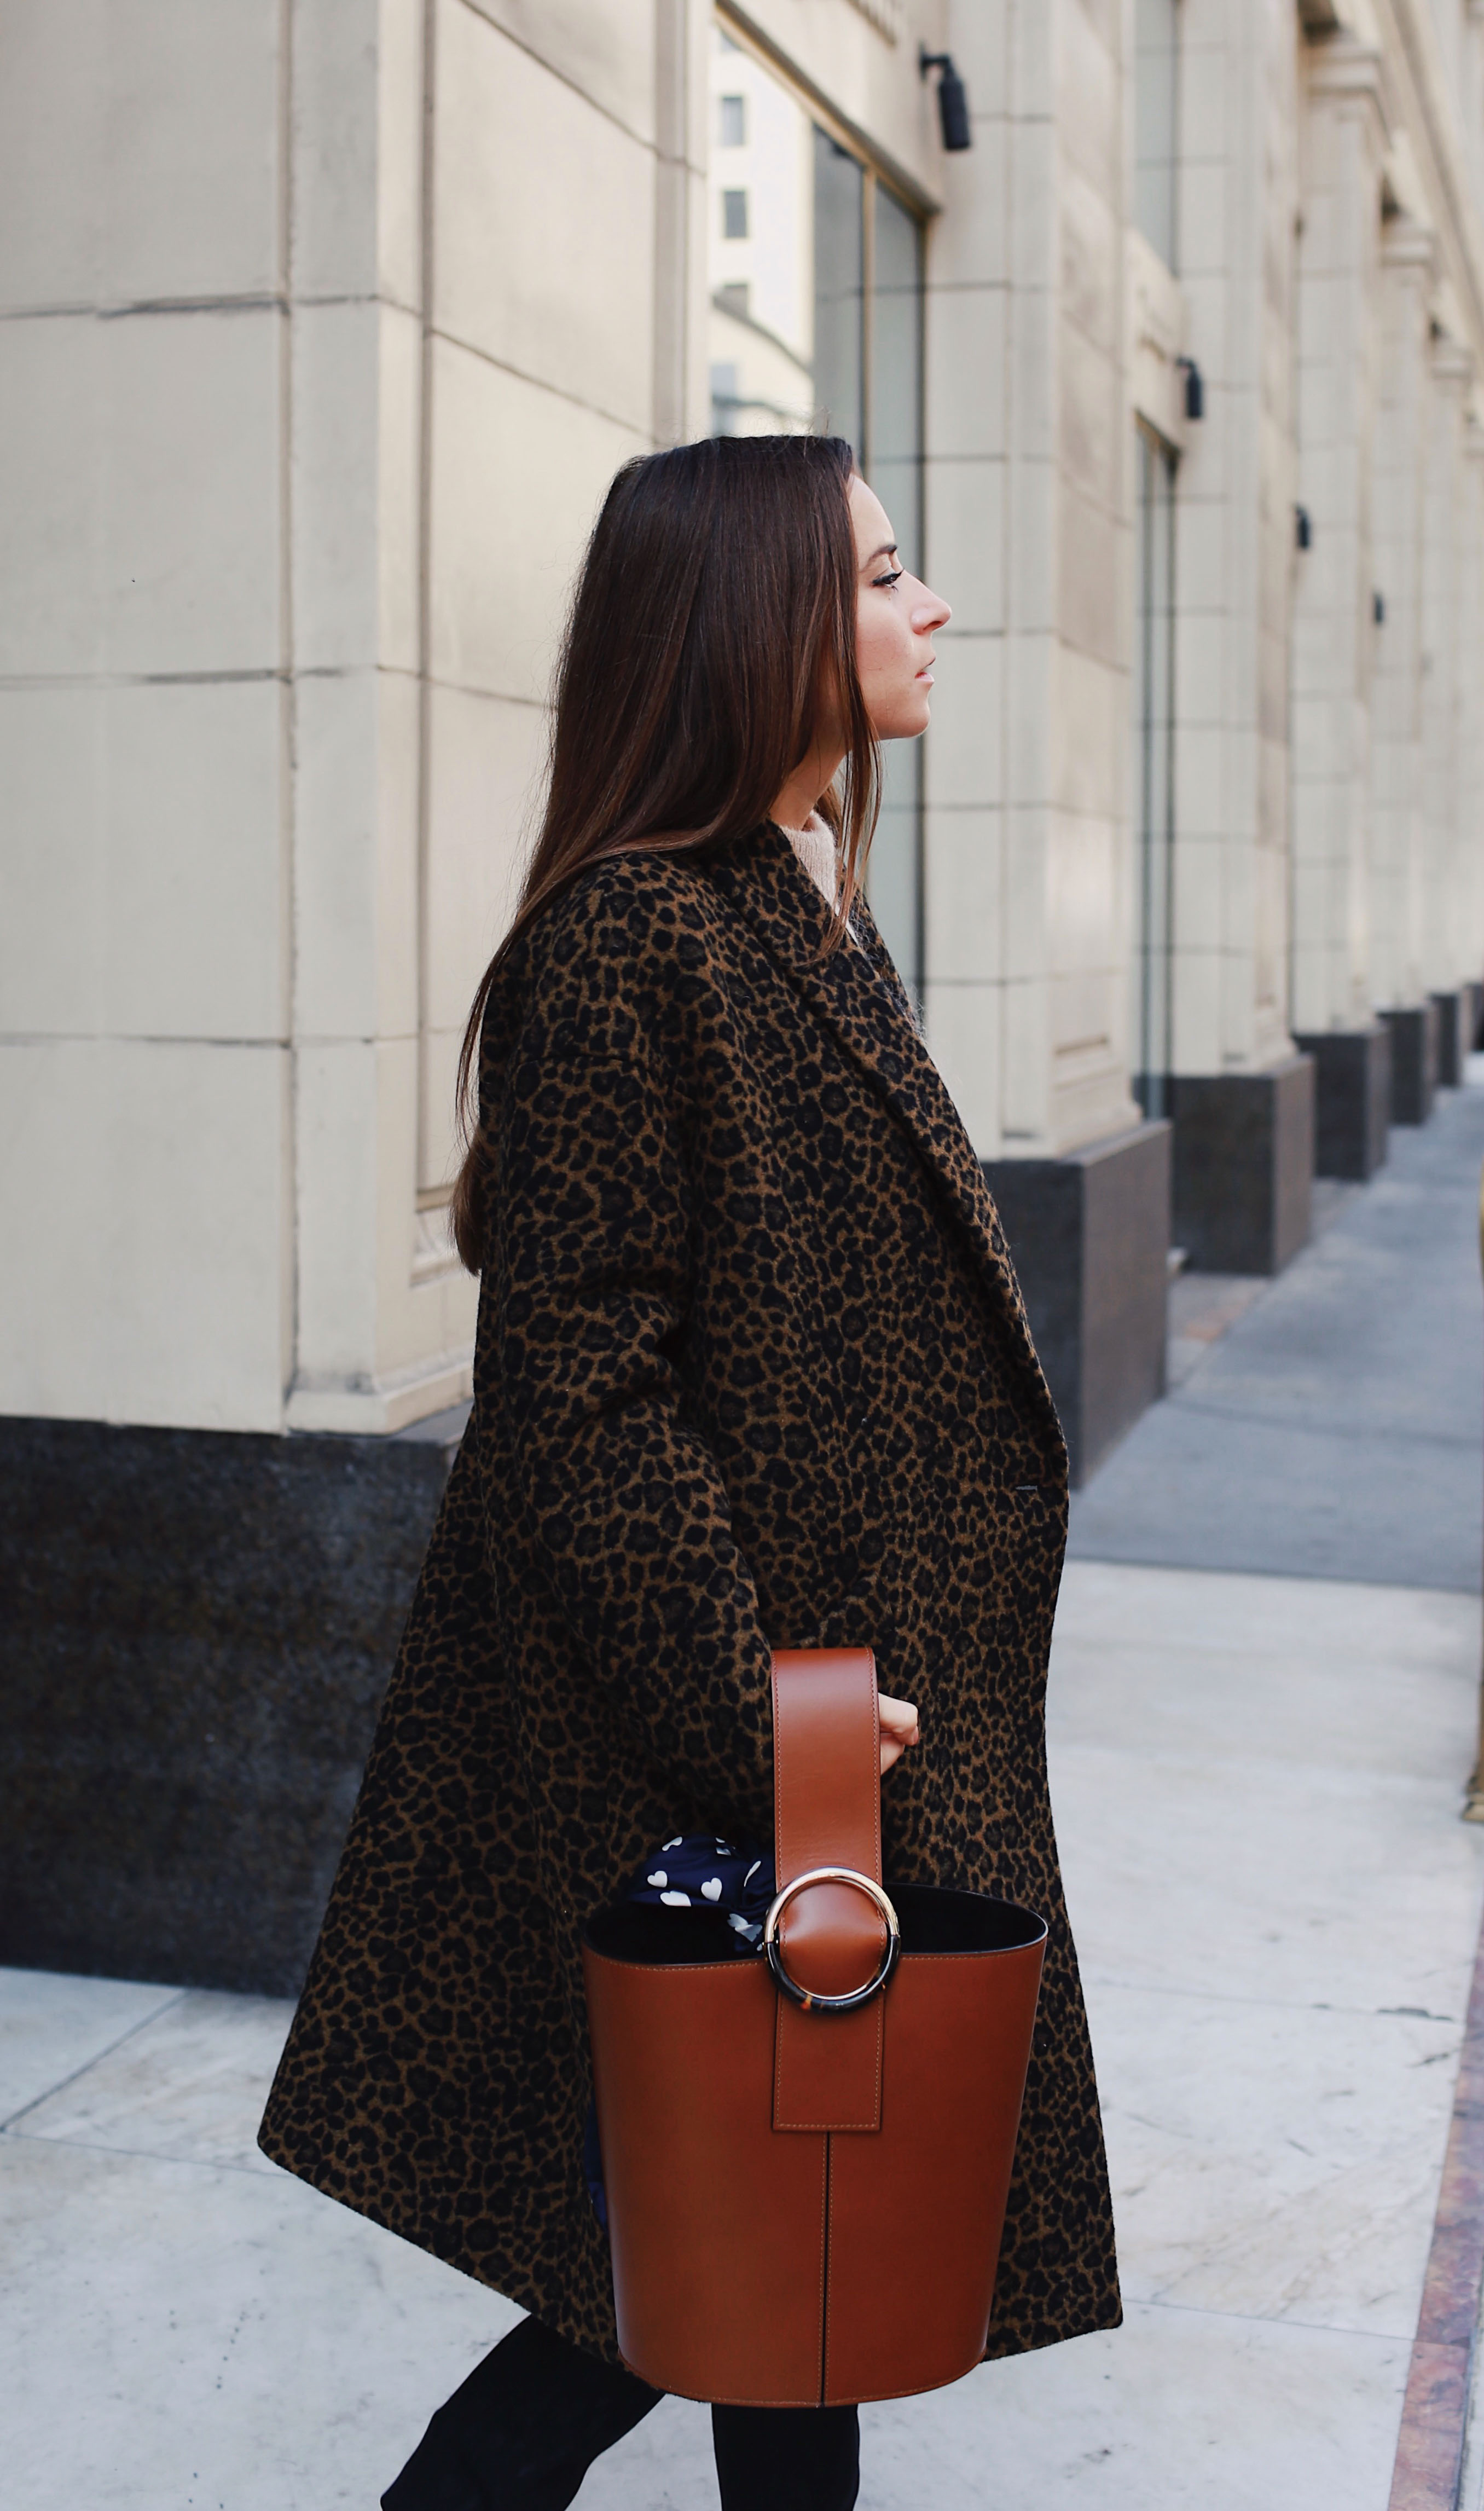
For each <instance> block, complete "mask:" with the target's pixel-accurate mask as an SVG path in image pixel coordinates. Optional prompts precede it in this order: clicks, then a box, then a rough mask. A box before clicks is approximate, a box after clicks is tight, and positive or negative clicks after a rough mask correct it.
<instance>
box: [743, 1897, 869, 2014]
mask: <svg viewBox="0 0 1484 2511" xmlns="http://www.w3.org/2000/svg"><path fill="white" fill-rule="evenodd" d="M811 1883H852V1884H854V1885H855V1887H856V1891H857V1892H863V1893H864V1894H865V1896H866V1898H867V1900H869V1901H874V1902H875V1904H876V1907H877V1909H878V1910H879V1911H880V1912H881V1915H882V1917H883V1918H884V1919H885V1920H886V1925H887V1947H886V1951H885V1952H884V1953H883V1954H882V1957H881V1967H880V1969H879V1970H878V1971H877V1973H876V1976H875V1978H874V1979H868V1980H867V1981H866V1983H865V1986H864V1987H863V1988H852V1989H847V1990H846V1992H845V1994H844V1995H843V1996H822V1995H817V1994H816V1993H815V1992H814V1991H813V1990H812V1989H807V1988H800V1986H799V1984H798V1981H797V1980H795V1979H790V1978H789V1976H788V1973H787V1971H786V1970H785V1969H784V1968H783V1952H782V1947H781V1946H780V1943H779V1923H780V1919H781V1918H782V1915H783V1912H784V1911H785V1910H786V1909H787V1907H788V1904H789V1902H790V1901H791V1900H792V1899H793V1897H794V1894H795V1893H796V1892H807V1891H808V1889H809V1887H810V1885H811ZM763 1951H764V1952H765V1953H766V1954H767V1956H768V1968H769V1969H770V1970H771V1971H772V1973H773V1976H774V1979H775V1980H776V1981H777V1983H778V1986H779V1987H780V1989H781V1990H782V1992H783V1994H784V1995H785V1996H788V1997H791V1998H792V1999H793V2002H794V2004H795V2005H798V2006H802V2007H803V2010H804V2012H805V2013H806V2014H854V2013H855V2012H856V2008H857V2006H861V2005H869V2003H870V2001H871V1999H872V1997H873V1996H879V1995H880V1994H881V1991H882V1989H884V1988H885V1986H886V1984H887V1982H888V1980H889V1979H890V1978H891V1976H892V1973H893V1971H894V1969H895V1968H896V1964H897V1961H898V1960H899V1958H900V1955H901V1928H900V1926H899V1924H898V1923H897V1917H896V1912H895V1911H894V1909H893V1907H892V1904H891V1902H890V1901H889V1900H888V1899H887V1896H886V1894H885V1892H883V1890H882V1888H881V1885H880V1884H879V1883H873V1882H872V1880H871V1878H870V1876H869V1874H857V1872H856V1868H855V1867H854V1866H815V1867H811V1869H810V1871H809V1873H808V1874H796V1875H795V1876H794V1878H793V1881H792V1882H791V1883H785V1884H784V1886H783V1888H782V1890H781V1892H780V1893H779V1894H778V1895H777V1896H776V1898H775V1899H774V1900H773V1901H772V1902H771V1903H770V1904H769V1908H768V1915H767V1917H766V1918H765V1919H764V1921H763Z"/></svg>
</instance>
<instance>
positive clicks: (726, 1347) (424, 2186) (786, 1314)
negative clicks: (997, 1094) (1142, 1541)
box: [261, 828, 1120, 2361]
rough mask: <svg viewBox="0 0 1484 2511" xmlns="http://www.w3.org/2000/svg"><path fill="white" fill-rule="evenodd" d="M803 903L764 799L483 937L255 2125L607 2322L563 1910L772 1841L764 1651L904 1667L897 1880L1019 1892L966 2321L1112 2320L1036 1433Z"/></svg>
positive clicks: (984, 1301) (886, 984) (1051, 1498)
mask: <svg viewBox="0 0 1484 2511" xmlns="http://www.w3.org/2000/svg"><path fill="white" fill-rule="evenodd" d="M825 931H826V910H825V908H824V905H823V902H822V900H821V899H820V898H819V896H818V892H817V890H816V889H815V888H814V886H813V884H812V882H811V881H810V879H809V877H808V875H807V874H806V873H805V871H804V870H803V869H801V867H800V865H799V863H798V862H797V860H796V858H795V856H794V854H793V852H792V849H791V848H790V847H789V845H788V843H787V842H786V840H785V838H784V837H783V836H782V834H781V833H780V831H778V830H776V829H772V828H765V829H762V830H760V831H757V832H755V833H754V834H753V835H752V836H750V837H748V838H746V839H744V840H742V841H741V842H738V843H735V844H732V845H730V846H728V847H726V848H724V849H722V850H721V852H720V853H719V854H717V855H714V856H712V857H710V858H709V859H707V860H704V861H699V860H696V859H689V860H685V859H676V858H667V859H661V858H655V857H649V858H636V857H628V858H625V859H623V860H620V861H616V862H612V863H608V864H605V865H602V866H600V867H597V868H594V869H591V870H590V871H589V872H588V873H587V874H586V875H584V877H583V878H582V879H581V880H580V881H579V882H578V884H577V885H576V886H575V887H574V888H573V889H572V890H570V891H569V892H568V893H567V894H566V896H565V897H564V898H562V899H561V900H560V901H559V902H558V903H556V904H555V905H553V906H552V907H551V908H548V909H547V910H546V911H545V912H544V913H543V914H542V915H541V916H540V917H539V918H538V919H537V920H536V921H535V923H534V924H533V925H532V926H531V927H530V928H528V929H527V932H526V934H525V936H524V937H523V939H522V940H521V941H520V942H519V943H518V944H517V945H516V946H514V949H513V950H512V951H511V953H510V954H509V956H508V958H507V961H506V964H505V967H504V970H503V973H502V976H501V978H500V981H499V984H498V986H497V989H496V992H495V994H494V996H493V998H492V1000H491V1003H490V1007H489V1013H488V1016H487V1019H486V1022H485V1028H484V1039H483V1052H482V1057H481V1069H480V1107H481V1116H480V1131H479V1136H478V1141H479V1146H480V1156H481V1158H482V1160H483V1162H484V1164H485V1178H486V1184H487V1198H486V1209H487V1211H488V1214H489V1225H488V1243H487V1248H486V1260H485V1264H484V1269H483V1276H482V1287H481V1296H480V1309H479V1323H478V1336H477V1343H476V1371H475V1409H474V1413H473V1416H472V1419H471V1422H470V1426H469V1431H468V1433H467V1435H466V1437H465V1440H464V1443H463V1446H462V1449H461V1450H460V1452H459V1455H458V1458H457V1461H456V1463H455V1465H454V1469H453V1473H452V1476H451V1478H450V1481H449V1485H448V1490H447V1496H446V1499H445V1501H444V1505H443V1508H442V1513H441V1515H440V1517H439V1520H438V1526H437V1529H436V1531H435V1534H434V1537H433V1542H432V1545H431V1548H430V1550H429V1554H428V1559H427V1563H426V1565H425V1568H424V1571H423V1575H422V1580H421V1584H420V1586H419V1589H418V1593H417V1597H416V1600H415V1602H414V1604H413V1607H412V1612H411V1616H410V1619H409V1622H408V1625H407V1630H406V1635H405V1638H404V1640H403V1642H402V1647H401V1653H400V1659H399V1662H398V1665H397V1669H396V1672H395V1674H394V1676H393V1679H392V1682H391V1686H390V1689H389V1691H388V1694H387V1700H386V1705H385V1708H384V1710H383V1713H382V1718H381V1722H380V1725H379V1728H378V1731H377V1735H376V1739H375V1743H374V1746H373V1749H372V1753H371V1757H370V1760H369V1762H368V1765H367V1768H366V1773H365V1779H364V1783H363V1785H362V1789H361V1797H360V1801H359V1803H358V1806H357V1809H356V1814H355V1818H354V1821H353V1823H352V1826H351V1831H350V1835H349V1838H348V1841H347V1844H346V1848H345V1853H344V1857H343V1860H342V1863H341V1866H340V1870H339V1873H338V1875H337V1877H336V1881H335V1885H334V1890H333V1892H332V1895H331V1898H330V1903H329V1908H328V1911H327V1913H326V1916H325V1920H324V1925H323V1933H322V1935H321V1938H320V1942H319V1946H318V1949H317V1951H316V1953H315V1956H314V1960H313V1963H312V1965H311V1969H310V1972H309V1977H308V1982H307V1985H306V1987H305V1990H304V1995H303V2000H302V2002H301V2004H300V2006H299V2010H298V2014H297V2016H296V2019H295V2022H294V2025H293V2028H292V2031H291V2033H290V2035H289V2039H288V2044H287V2047H286V2049H285V2055H284V2060H283V2064H282V2066H281V2067H280V2069H279V2073H278V2078H277V2080H276V2082H275V2084H274V2087H273V2092H272V2096H271V2099H270V2101H269V2105H268V2110H267V2115H266V2118H265V2120H264V2123H263V2129H262V2139H261V2141H262V2144H263V2148H264V2150H265V2151H266V2152H267V2153H269V2154H270V2155H271V2156H272V2157H273V2159H274V2160H275V2161H277V2162H279V2163H282V2164H283V2165H284V2166H285V2169H287V2170H290V2171H294V2172H298V2173H300V2174H301V2175H302V2176H303V2177H304V2178H305V2179H306V2180H309V2181H311V2182H312V2183H314V2184H315V2186H316V2187H318V2188H321V2189H323V2190H324V2191H325V2192H326V2193H327V2194H328V2195H330V2196H332V2197H336V2198H339V2199H340V2200H341V2202H342V2203H343V2204H345V2205H348V2206H352V2207H355V2208H357V2209H358V2210H359V2211H360V2212H361V2213H362V2214H365V2215H368V2216H370V2217H372V2218H373V2220H375V2221H378V2222H381V2223H385V2224H388V2225H390V2226H391V2228H392V2229H393V2230H394V2231H397V2232H400V2233H401V2234H402V2235H403V2236H404V2237H405V2238H406V2239H408V2240H411V2241H415V2242H418V2243H420V2244H421V2245H422V2247H424V2248H425V2249H428V2250H431V2251H433V2252H434V2253H435V2255H436V2256H438V2258H440V2259H445V2260H448V2261H449V2262H450V2263H451V2264H452V2265H454V2266H457V2267H460V2268H462V2269H463V2270H464V2271H465V2272H466V2273H468V2274H470V2275H473V2276H476V2277H479V2278H480V2279H482V2280H483V2281H484V2282H485V2283H487V2284H490V2285H493V2286H495V2287H496V2288H498V2290H499V2291H500V2292H502V2293H505V2294H508V2295H509V2296H511V2297H512V2298H513V2299H514V2300H515V2301H517V2302H520V2303H522V2304H524V2305H525V2306H526V2307H527V2308H528V2309H530V2310H531V2311H533V2312H534V2313H535V2314H536V2316H537V2317H538V2318H540V2319H542V2320H544V2321H546V2322H547V2323H548V2324H549V2325H550V2326H552V2328H554V2329H556V2330H558V2331H559V2332H560V2333H561V2334H562V2335H564V2336H566V2337H570V2338H572V2339H574V2340H575V2341H576V2342H577V2343H578V2344H580V2345H583V2346H587V2347H590V2349H591V2350H592V2351H594V2352H595V2353H598V2354H601V2355H604V2356H605V2357H607V2358H608V2359H609V2360H610V2361H613V2360H616V2359H617V2351H616V2343H615V2336H614V2321H613V2302H612V2289H611V2280H610V2273H609V2262H608V2254H607V2248H606V2243H605V2239H604V2236H603V2234H602V2232H601V2231H600V2229H599V2227H598V2223H597V2220H596V2217H595V2215H594V2213H593V2210H592V2207H591V2205H590V2201H589V2196H588V2191H587V2187H586V2185H585V2183H584V2179H583V2172H582V2165H581V2148H582V2137H583V2125H584V2119H585V2115H586V2112H587V2108H588V2102H589V2069H588V2057H587V2049H586V2039H585V2027H584V2009H583V1994H582V1978H581V1969H580V1962H579V1939H580V1935H581V1930H582V1927H583V1924H584V1922H585V1920H586V1919H587V1918H588V1917H589V1915H590V1913H591V1912H594V1911H596V1910H598V1909H600V1908H602V1907H603V1906H604V1905H605V1904H606V1903H607V1902H609V1901H610V1900H612V1899H613V1898H614V1897H615V1895H616V1892H617V1890H618V1888H619V1886H620V1884H621V1882H622V1880H623V1879H624V1878H625V1877H627V1876H628V1874H630V1873H631V1872H632V1871H633V1869H634V1868H635V1867H636V1866H637V1865H638V1864H639V1862H640V1861H641V1860H642V1859H643V1858H644V1856H645V1855H646V1853H647V1851H648V1850H649V1849H650V1848H651V1847H652V1846H653V1844H654V1843H655V1841H657V1840H660V1839H664V1838H666V1837H667V1836H668V1835H671V1834H672V1833H675V1832H683V1831H713V1832H718V1833H721V1834H722V1835H732V1836H735V1835H738V1834H739V1833H746V1834H750V1835H753V1836H754V1837H758V1838H767V1837H768V1836H770V1835H771V1826H772V1783H771V1761H770V1755H771V1718H770V1706H769V1651H770V1648H771V1647H773V1646H788V1647H818V1646H856V1645H869V1646H871V1647H873V1648H874V1649H875V1651H876V1659H877V1665H878V1668H879V1673H880V1680H881V1684H882V1687H883V1689H884V1690H887V1691H890V1692H894V1693H896V1694H898V1695H900V1696H902V1697H905V1698H907V1699H910V1700H914V1701H916V1702H917V1703H918V1706H919V1709H920V1713H921V1725H922V1742H921V1744H920V1745H919V1746H918V1747H917V1749H916V1750H915V1751H913V1752H911V1753H909V1754H907V1755H906V1756H905V1757H904V1758H902V1760H901V1761H900V1762H898V1764H897V1766H896V1767H895V1769H894V1771H893V1772H892V1773H891V1774H890V1776H889V1777H888V1778H887V1779H886V1781H885V1782H884V1785H883V1797H884V1804H885V1854H886V1874H887V1878H888V1881H889V1882H890V1881H891V1880H892V1878H893V1877H896V1878H897V1879H899V1880H901V1881H910V1882H922V1883H934V1884H939V1885H954V1886H957V1887H960V1888H964V1889H969V1890H972V1891H978V1892H989V1893H995V1894H999V1895H1001V1896H1004V1897H1006V1898H1010V1899H1014V1900H1017V1901H1021V1902H1025V1903H1028V1904H1029V1905H1030V1906H1031V1907H1033V1908H1035V1909H1037V1910H1040V1911H1042V1912H1044V1913H1045V1915H1046V1919H1047V1921H1048V1923H1049V1927H1050V1938H1049V1943H1048V1946H1047V1951H1046V1975H1045V1987H1044V1990H1043V1994H1042V2000H1041V2010H1040V2018H1039V2022H1038V2025H1037V2031H1036V2042H1035V2050H1034V2055H1033V2058H1032V2062H1031V2070H1030V2078H1029V2082H1028V2085H1027V2090H1026V2100H1025V2109H1024V2115H1023V2123H1022V2126H1021V2130H1020V2142H1019V2146H1018V2150H1017V2156H1016V2164H1015V2177H1014V2183H1013V2187H1012V2191H1011V2197H1010V2205H1009V2213H1008V2221H1007V2226H1006V2233H1005V2245H1004V2250H1003V2254H1002V2260H1001V2266H1000V2274H999V2283H998V2288H997V2292H996V2297H995V2315H994V2321H993V2325H992V2330H991V2340H990V2348H989V2350H990V2352H991V2353H992V2354H1005V2353H1013V2352H1019V2351H1022V2350H1024V2349H1026V2348H1028V2347H1031V2346H1038V2345H1046V2344H1051V2343H1054V2342H1055V2341H1056V2340H1058V2339H1059V2338H1062V2337H1077V2336H1081V2335H1082V2334H1084V2332H1085V2331H1087V2330H1089V2329H1095V2328H1108V2327H1112V2326H1114V2325H1116V2324H1117V2322H1118V2319H1119V2316H1120V2306H1119V2292H1118V2279H1117V2271H1116V2265H1115V2259H1114V2243H1113V2221H1112V2212H1111V2207H1110V2202H1109V2193H1108V2183H1107V2174H1106V2168H1105V2164H1104V2158H1103V2145H1102V2135H1101V2129H1100V2125H1099V2118H1098V2105H1097V2091H1096V2086H1095V2084H1094V2081H1093V2074H1092V2059H1091V2051H1090V2048H1089V2046H1088V2039H1087V2028H1086V2022H1085V2017H1084V2010H1083V2002H1082V1993H1081V1989H1080V1987H1079V1984H1078V1976H1077V1966H1076V1957H1075V1954H1074V1951H1073V1947H1072V1940H1071V1936H1070V1934H1069V1932H1068V1928H1067V1920H1066V1913H1065V1910H1064V1907H1063V1901H1062V1891H1061V1881H1060V1876H1059V1874H1058V1871H1057V1863H1056V1848H1055V1841H1054V1837H1053V1834H1052V1828H1051V1811H1050V1805H1049V1802H1048V1799H1047V1794H1046V1751H1045V1735H1044V1718H1043V1709H1044V1696H1045V1688H1046V1656H1047V1650H1048V1647H1049V1642H1050V1636H1051V1617H1052V1612H1053V1609H1054V1606H1055V1601H1056V1589H1057V1581H1058V1578H1059V1575H1060V1568H1061V1560H1062V1551H1063V1546H1064V1542H1065V1535H1066V1457H1065V1449H1064V1447H1063V1443H1062V1438H1061V1432H1060V1429H1059V1427H1058V1424H1057V1421H1056V1416H1055V1413H1054V1411H1053V1410H1052V1407H1051V1402H1050V1398H1049V1396H1048V1394H1047V1392H1046V1383H1045V1380H1044V1379H1043V1377H1042V1374H1041V1371H1040V1368H1039V1367H1038V1364H1037V1361H1036V1355H1035V1352H1034V1350H1033V1349H1032V1346H1031V1341H1030V1337H1029V1334H1028V1332H1027V1328H1026V1322H1025V1315H1024V1311H1023V1309H1022V1307H1021V1303H1020V1297H1019V1294H1018V1292H1017V1290H1016V1287H1015V1281H1014V1276H1013V1273H1012V1271H1011V1268H1010V1262H1009V1257H1008V1253H1007V1250H1006V1245H1005V1240H1004V1237H1003V1235H1002V1233H1001V1229H1000V1225H999V1222H998V1220H997V1218H996V1216H995V1212H994V1207H993V1205H992V1203H991V1200H990V1197H989V1194H988V1191H987V1189H986V1187H985V1183H984V1179H983V1177H982V1174H981V1172H980V1169H979V1166H978V1163H977V1161H976V1160H975V1158H974V1155H973V1152H972V1150H971V1149H970V1143H969V1141H968V1140H967V1138H966V1136H965V1133H964V1129H963V1127H962V1125H961V1123H960V1121H959V1118H958V1116H957V1114H956V1113H955V1111H954V1108H953V1106H952V1104H951V1102H950V1101H949V1099H948V1097H947V1095H946V1093H945V1092H944V1089H943V1086H942V1084H941V1082H940V1080H939V1079H938V1076H937V1073H936V1071H935V1070H934V1068H933V1065H932V1062H931V1060H930V1058H929V1055H928V1053H927V1050H926V1048H925V1047H924V1045H923V1043H922V1040H921V1038H920V1036H919V1034H918V1032H917V1029H916V1025H915V1023H914V1021H913V1018H912V1015H911V1011H910V1007H909V1006H908V1003H907V1000H906V997H905V996H904V994H903V993H902V991H901V987H900V985H899V983H898V981H897V979H896V977H895V973H894V970H893V968H892V964H891V961H890V959H889V958H888V957H887V954H886V952H885V950H884V948H883V947H882V946H881V943H880V940H879V937H878V936H877V935H876V933H875V930H874V928H873V927H872V925H871V923H870V919H869V916H868V915H864V914H862V915H861V916H860V918H859V936H860V945H861V946H860V947H858V948H852V947H851V946H849V945H847V946H845V947H844V948H842V949H840V950H838V951H837V952H835V953H834V954H833V955H832V956H831V957H829V958H827V959H823V960H821V959H820V958H819V957H818V946H819V944H820V943H821V941H822V940H823V938H824V935H825Z"/></svg>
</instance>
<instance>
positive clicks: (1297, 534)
mask: <svg viewBox="0 0 1484 2511" xmlns="http://www.w3.org/2000/svg"><path fill="white" fill-rule="evenodd" d="M1293 545H1294V548H1295V549H1312V548H1313V523H1312V522H1310V520H1309V508H1308V507H1307V506H1295V508H1294V510H1293Z"/></svg>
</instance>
